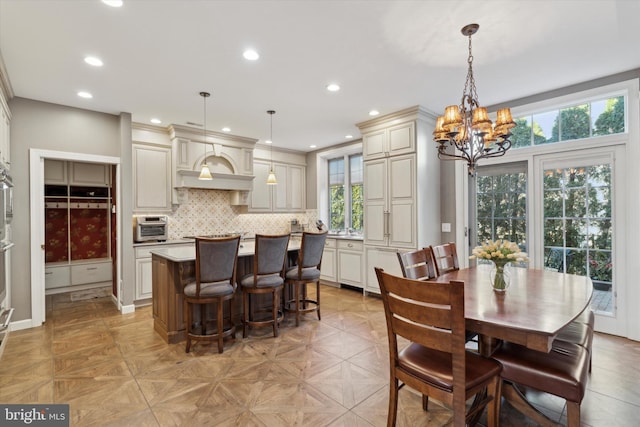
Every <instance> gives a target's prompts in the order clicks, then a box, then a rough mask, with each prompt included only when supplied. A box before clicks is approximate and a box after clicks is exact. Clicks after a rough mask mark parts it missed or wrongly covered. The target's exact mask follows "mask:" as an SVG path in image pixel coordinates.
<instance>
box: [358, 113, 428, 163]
mask: <svg viewBox="0 0 640 427" xmlns="http://www.w3.org/2000/svg"><path fill="white" fill-rule="evenodd" d="M362 150H363V153H362V157H363V159H364V160H365V161H366V160H373V159H379V158H382V157H389V156H396V155H399V154H407V153H413V152H415V150H416V140H415V123H414V122H407V123H401V124H398V125H395V126H390V127H384V128H382V129H377V130H374V131H371V132H369V133H366V134H364V135H362Z"/></svg>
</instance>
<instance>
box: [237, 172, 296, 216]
mask: <svg viewBox="0 0 640 427" xmlns="http://www.w3.org/2000/svg"><path fill="white" fill-rule="evenodd" d="M305 169H306V168H305V167H304V166H300V165H291V164H285V163H276V162H274V163H273V170H274V172H275V174H276V179H277V180H278V183H277V184H276V185H267V177H268V176H269V171H270V170H271V162H269V161H263V160H256V161H254V163H253V173H254V175H255V179H254V180H253V190H252V191H251V196H250V203H249V212H303V211H304V209H305V193H306V190H305V188H306V187H305Z"/></svg>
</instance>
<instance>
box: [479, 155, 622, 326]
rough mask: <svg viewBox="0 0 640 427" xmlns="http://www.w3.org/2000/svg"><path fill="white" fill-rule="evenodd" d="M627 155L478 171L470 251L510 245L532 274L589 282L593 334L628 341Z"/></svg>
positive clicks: (540, 159) (544, 158)
mask: <svg viewBox="0 0 640 427" xmlns="http://www.w3.org/2000/svg"><path fill="white" fill-rule="evenodd" d="M622 153H624V149H623V148H619V147H615V146H613V147H610V148H605V149H590V150H580V151H569V152H565V153H554V154H544V155H537V156H532V157H531V158H530V159H529V161H524V162H518V163H511V164H500V165H492V166H485V167H480V168H478V175H477V177H476V178H475V179H471V180H470V185H469V190H470V191H469V194H470V204H469V206H470V210H469V217H470V224H471V227H470V228H471V233H470V236H469V237H470V238H469V243H470V247H471V248H473V247H474V246H476V245H477V244H480V243H482V242H484V241H486V240H488V239H494V240H495V239H507V240H510V241H513V242H515V243H517V244H518V245H519V246H520V248H521V249H522V250H523V251H527V252H528V253H529V258H530V264H531V267H533V268H540V269H547V270H552V271H560V272H564V273H571V274H577V275H583V276H588V277H590V278H591V280H592V282H593V284H594V291H593V298H592V301H591V307H592V309H593V310H594V311H595V313H596V329H597V330H599V331H602V332H607V333H611V334H616V335H622V336H625V334H626V320H625V319H626V313H625V305H624V304H622V303H620V302H621V301H624V298H625V286H623V284H624V283H625V282H626V280H625V277H624V274H625V273H624V272H625V268H624V263H625V258H624V256H622V255H621V254H624V250H623V249H622V248H624V244H625V242H624V231H623V230H624V229H625V225H624V221H625V219H624V218H625V215H624V212H625V210H624V205H625V201H624V197H622V196H620V194H622V188H623V187H624V185H623V183H624V162H623V161H622V159H623V158H624V156H623V154H622ZM616 159H618V160H616Z"/></svg>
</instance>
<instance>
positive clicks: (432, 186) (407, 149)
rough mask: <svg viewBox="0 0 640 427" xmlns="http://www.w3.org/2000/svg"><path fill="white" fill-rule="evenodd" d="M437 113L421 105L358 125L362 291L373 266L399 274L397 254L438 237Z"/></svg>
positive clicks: (372, 282) (372, 286) (371, 284)
mask: <svg viewBox="0 0 640 427" xmlns="http://www.w3.org/2000/svg"><path fill="white" fill-rule="evenodd" d="M435 118H436V117H435V115H434V114H432V113H430V112H428V111H426V110H425V109H423V108H422V107H420V106H416V107H412V108H407V109H405V110H402V111H398V112H396V113H392V114H388V115H386V116H382V117H379V118H375V119H372V120H368V121H366V122H362V123H358V124H357V126H358V128H360V132H361V133H362V144H363V148H362V151H363V160H364V249H365V265H366V271H365V281H366V283H365V287H364V290H365V292H374V293H380V288H379V286H378V282H377V278H376V275H375V271H374V268H375V267H381V268H383V269H384V270H385V271H387V272H389V273H391V274H396V275H401V274H402V272H401V270H400V264H399V262H398V258H397V255H396V252H398V251H408V250H412V249H416V248H419V247H423V246H428V245H430V244H436V243H439V240H440V165H439V160H438V156H437V150H436V147H435V143H432V141H431V134H432V132H433V129H434V126H435Z"/></svg>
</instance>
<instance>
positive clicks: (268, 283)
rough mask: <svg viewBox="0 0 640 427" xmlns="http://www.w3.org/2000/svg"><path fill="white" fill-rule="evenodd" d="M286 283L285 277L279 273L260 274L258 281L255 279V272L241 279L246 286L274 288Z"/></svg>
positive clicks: (241, 282) (242, 284) (241, 283)
mask: <svg viewBox="0 0 640 427" xmlns="http://www.w3.org/2000/svg"><path fill="white" fill-rule="evenodd" d="M283 283H284V279H283V278H282V276H280V275H279V274H265V275H263V276H258V278H257V280H256V282H255V283H254V281H253V274H247V275H246V276H244V277H243V278H242V280H240V285H241V286H242V287H245V288H273V287H274V286H280V285H282V284H283Z"/></svg>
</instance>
